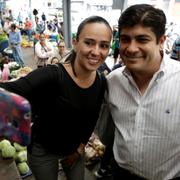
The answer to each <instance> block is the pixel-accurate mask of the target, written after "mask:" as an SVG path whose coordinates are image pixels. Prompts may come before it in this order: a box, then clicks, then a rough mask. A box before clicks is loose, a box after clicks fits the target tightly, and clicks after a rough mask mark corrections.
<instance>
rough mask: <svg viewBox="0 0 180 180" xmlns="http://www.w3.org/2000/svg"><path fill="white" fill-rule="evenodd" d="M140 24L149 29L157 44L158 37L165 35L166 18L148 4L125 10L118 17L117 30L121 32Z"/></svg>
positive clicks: (161, 12)
mask: <svg viewBox="0 0 180 180" xmlns="http://www.w3.org/2000/svg"><path fill="white" fill-rule="evenodd" d="M137 24H140V25H142V26H144V27H150V28H151V30H152V32H154V34H155V36H156V41H157V43H158V42H159V39H160V37H161V36H162V35H163V34H165V26H166V16H165V14H164V12H163V11H162V10H161V9H157V8H154V7H153V6H151V5H148V4H136V5H133V6H130V7H129V8H127V9H126V10H125V11H124V12H123V13H122V14H121V16H120V18H119V23H118V28H119V35H120V34H121V30H122V29H124V28H127V27H133V26H135V25H137Z"/></svg>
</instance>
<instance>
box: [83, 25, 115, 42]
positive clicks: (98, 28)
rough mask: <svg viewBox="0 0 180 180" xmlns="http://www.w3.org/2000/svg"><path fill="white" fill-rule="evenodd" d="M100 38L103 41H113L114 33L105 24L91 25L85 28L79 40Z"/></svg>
mask: <svg viewBox="0 0 180 180" xmlns="http://www.w3.org/2000/svg"><path fill="white" fill-rule="evenodd" d="M93 36H94V37H98V38H102V39H111V37H112V31H111V29H110V28H109V27H108V26H107V25H106V24H104V23H89V24H86V25H85V26H84V28H83V29H82V31H81V32H80V34H79V38H82V37H83V38H84V37H93Z"/></svg>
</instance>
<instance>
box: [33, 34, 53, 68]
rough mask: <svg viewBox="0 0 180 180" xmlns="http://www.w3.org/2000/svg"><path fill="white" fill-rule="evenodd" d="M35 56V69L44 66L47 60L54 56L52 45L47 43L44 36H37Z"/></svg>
mask: <svg viewBox="0 0 180 180" xmlns="http://www.w3.org/2000/svg"><path fill="white" fill-rule="evenodd" d="M35 55H36V59H37V63H36V64H37V68H40V67H43V66H46V65H47V64H48V59H51V58H52V57H53V55H54V47H53V45H52V44H51V43H50V42H49V41H47V39H46V36H45V34H40V35H39V41H38V42H37V43H36V45H35Z"/></svg>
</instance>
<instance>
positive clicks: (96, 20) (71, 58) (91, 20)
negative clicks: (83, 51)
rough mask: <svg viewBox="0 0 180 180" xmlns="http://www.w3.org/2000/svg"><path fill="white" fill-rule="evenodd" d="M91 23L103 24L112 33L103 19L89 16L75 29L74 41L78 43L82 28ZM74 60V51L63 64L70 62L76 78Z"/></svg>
mask: <svg viewBox="0 0 180 180" xmlns="http://www.w3.org/2000/svg"><path fill="white" fill-rule="evenodd" d="M91 23H102V24H105V25H106V26H107V27H109V29H110V30H111V32H112V28H111V26H110V25H109V23H108V22H107V20H106V19H104V18H103V17H101V16H90V17H88V18H86V19H84V20H83V21H82V22H81V23H80V25H79V26H78V29H77V33H76V40H77V41H79V36H80V34H81V32H82V30H83V29H84V27H85V26H86V25H87V24H91ZM75 58H76V52H75V51H74V50H72V51H71V53H70V55H69V56H68V57H67V59H66V60H65V62H71V65H72V70H73V73H74V75H75V76H76V72H75V70H74V61H75Z"/></svg>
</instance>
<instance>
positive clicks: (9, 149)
mask: <svg viewBox="0 0 180 180" xmlns="http://www.w3.org/2000/svg"><path fill="white" fill-rule="evenodd" d="M0 154H1V156H2V157H3V159H4V160H6V159H9V158H13V159H14V160H15V162H16V166H17V169H18V171H19V173H20V175H22V176H23V175H25V174H27V173H28V172H29V171H30V169H29V166H28V164H27V148H26V146H21V145H20V144H18V143H13V144H12V143H11V142H10V141H9V140H7V139H3V140H2V141H0Z"/></svg>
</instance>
